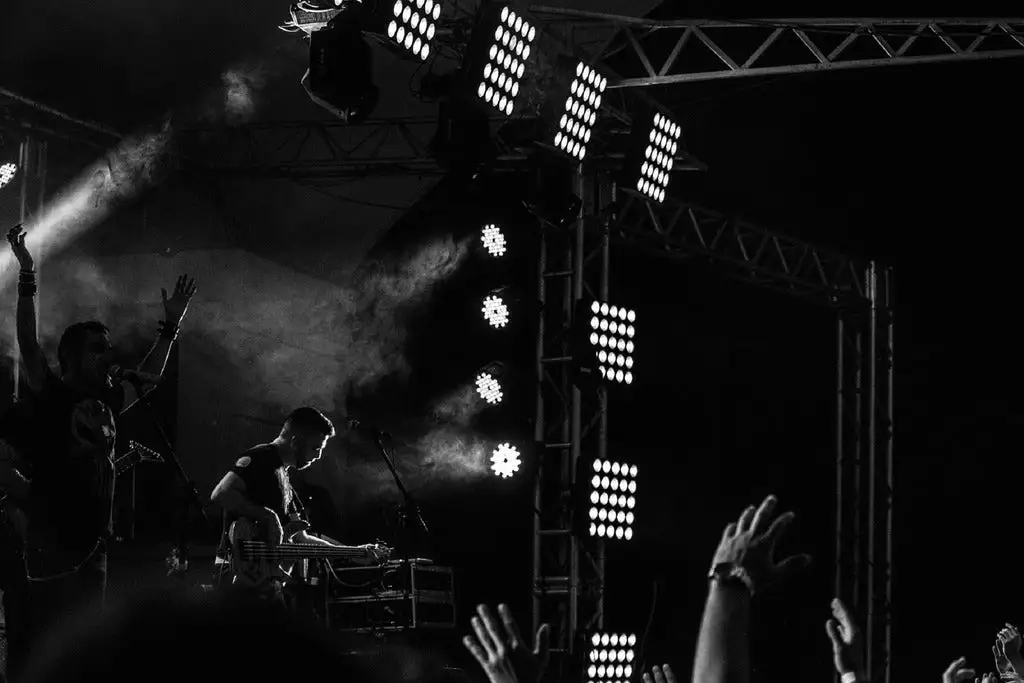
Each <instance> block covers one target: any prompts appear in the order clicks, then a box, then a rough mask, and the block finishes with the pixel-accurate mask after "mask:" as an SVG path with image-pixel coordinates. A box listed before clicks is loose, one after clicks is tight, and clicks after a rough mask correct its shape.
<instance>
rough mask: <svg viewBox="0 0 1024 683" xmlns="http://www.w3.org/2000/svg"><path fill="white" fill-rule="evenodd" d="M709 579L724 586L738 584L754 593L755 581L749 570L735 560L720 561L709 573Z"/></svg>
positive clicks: (751, 593)
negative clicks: (734, 561)
mask: <svg viewBox="0 0 1024 683" xmlns="http://www.w3.org/2000/svg"><path fill="white" fill-rule="evenodd" d="M708 581H717V582H718V583H719V584H720V585H722V586H737V587H739V588H742V589H744V590H746V591H747V592H748V593H749V594H750V595H751V597H753V595H754V582H753V580H752V579H751V578H750V574H748V573H747V570H746V569H744V568H743V567H741V566H740V565H738V564H735V563H733V562H719V563H718V564H716V565H715V566H714V567H712V568H711V571H710V572H709V573H708Z"/></svg>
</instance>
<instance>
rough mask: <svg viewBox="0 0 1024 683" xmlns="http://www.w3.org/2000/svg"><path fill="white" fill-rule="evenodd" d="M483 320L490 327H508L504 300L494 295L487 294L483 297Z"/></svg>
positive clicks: (506, 306) (506, 307)
mask: <svg viewBox="0 0 1024 683" xmlns="http://www.w3.org/2000/svg"><path fill="white" fill-rule="evenodd" d="M480 310H481V311H483V314H484V320H486V321H487V324H488V325H490V326H491V327H496V328H499V329H500V328H502V327H505V326H506V325H508V305H507V304H505V301H504V299H502V298H501V297H500V296H498V295H496V294H489V295H487V296H486V297H484V305H483V308H481V309H480Z"/></svg>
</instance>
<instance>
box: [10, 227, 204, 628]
mask: <svg viewBox="0 0 1024 683" xmlns="http://www.w3.org/2000/svg"><path fill="white" fill-rule="evenodd" d="M7 241H8V242H9V243H10V246H11V250H12V251H13V253H14V256H15V257H16V258H17V259H18V262H19V263H20V265H21V272H20V274H19V278H18V306H17V314H16V318H17V325H16V327H17V338H18V346H19V348H20V351H21V359H22V363H23V366H22V367H23V368H24V377H25V380H26V382H27V384H28V386H29V389H30V396H29V397H28V399H27V400H28V401H29V402H31V403H32V412H33V413H34V414H35V415H36V418H35V426H36V428H35V429H34V430H33V435H32V437H31V438H29V439H26V440H25V442H24V443H23V447H24V453H23V455H24V457H25V459H26V461H27V462H28V464H29V465H30V466H31V474H32V477H31V483H30V485H29V500H28V501H27V504H26V506H25V508H26V512H27V518H28V519H27V525H25V526H26V527H27V529H26V532H25V535H26V538H25V539H24V543H23V548H24V554H25V566H26V570H27V574H28V581H29V585H30V602H31V619H30V621H31V624H30V626H31V629H32V631H33V633H34V636H36V637H38V636H41V635H43V634H45V633H46V632H47V631H48V630H49V629H50V628H51V627H54V626H59V624H60V622H61V621H63V620H64V619H66V618H67V617H68V616H71V615H73V614H74V613H75V611H76V610H77V609H80V608H86V607H91V606H102V605H103V601H104V594H105V592H106V582H107V553H106V542H107V538H108V537H109V536H110V534H111V532H112V520H111V513H112V508H113V494H114V476H115V475H114V466H113V459H112V458H113V449H114V443H115V438H116V435H117V426H116V417H115V416H117V415H120V414H121V413H122V412H123V411H124V410H126V409H127V407H130V406H131V405H132V404H133V403H134V400H130V399H131V397H133V396H134V395H135V393H136V391H135V389H134V388H133V387H132V386H131V383H130V382H124V383H114V382H112V380H111V377H110V373H111V368H112V355H113V350H112V347H111V344H110V336H109V331H108V330H107V327H106V326H105V325H103V323H100V322H95V321H90V322H80V323H75V324H74V325H71V326H70V327H68V328H67V329H66V330H65V331H64V334H63V335H62V336H61V339H60V344H59V346H58V349H57V357H58V361H59V363H60V375H59V376H58V375H56V374H55V373H54V372H53V370H52V369H51V368H50V365H49V363H48V362H47V359H46V357H45V356H44V355H43V351H42V349H41V347H40V345H39V341H38V339H37V338H36V307H35V294H36V273H35V262H34V260H33V258H32V255H31V254H30V253H29V251H28V249H27V248H26V246H25V231H24V230H23V229H22V228H21V226H20V225H19V226H15V227H14V228H12V229H11V230H10V231H9V232H8V233H7ZM195 291H196V288H195V282H194V281H189V280H187V278H186V277H184V276H182V277H180V278H179V279H178V282H177V285H176V286H175V288H174V293H173V295H172V296H171V297H170V298H168V297H167V292H166V290H161V294H162V297H163V304H164V314H165V318H164V321H163V322H162V329H161V331H160V335H159V337H158V338H157V341H156V343H155V344H154V345H153V347H152V348H151V349H150V351H149V353H148V354H147V355H146V357H145V359H144V360H143V361H142V363H141V364H140V366H139V371H141V372H145V373H148V374H149V375H151V376H159V375H161V374H162V373H163V370H164V366H165V365H166V364H167V356H168V354H169V353H170V350H171V345H172V344H173V342H174V340H175V338H176V337H177V334H178V328H179V326H180V325H181V321H182V319H183V318H184V316H185V312H186V310H187V309H188V305H189V302H190V301H191V300H192V297H193V295H194V294H195ZM36 639H37V638H33V640H36Z"/></svg>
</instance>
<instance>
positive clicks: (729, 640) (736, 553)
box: [693, 496, 811, 683]
mask: <svg viewBox="0 0 1024 683" xmlns="http://www.w3.org/2000/svg"><path fill="white" fill-rule="evenodd" d="M776 502H777V501H776V499H775V496H768V497H766V498H765V499H764V501H762V502H761V505H760V507H758V508H757V509H756V510H755V509H754V506H753V505H751V506H750V507H748V508H747V509H746V510H744V511H743V514H741V515H740V517H739V519H738V520H737V521H735V522H733V523H732V524H729V525H728V526H726V527H725V532H724V533H723V534H722V539H721V541H719V543H718V549H717V550H716V551H715V554H714V559H713V560H712V562H711V572H710V574H709V575H708V579H709V580H710V581H711V587H710V590H709V591H708V600H707V604H706V605H705V607H704V619H703V621H702V622H701V628H700V635H699V636H698V639H697V654H696V657H695V659H694V663H693V680H694V683H726V681H728V683H747V681H748V680H749V678H750V657H749V653H748V649H749V643H748V642H747V630H748V626H749V621H750V598H751V597H752V596H754V595H756V594H757V593H759V592H761V591H764V590H766V589H767V588H769V587H770V586H772V585H774V584H776V583H778V582H780V581H782V579H784V578H785V577H786V576H788V575H789V574H791V573H793V572H795V571H796V570H798V569H800V568H802V567H806V566H807V565H808V564H810V562H811V558H810V556H809V555H794V556H793V557H788V558H786V559H784V560H782V561H781V562H776V561H775V558H774V555H775V545H776V544H777V543H778V541H779V539H780V538H781V537H782V534H783V533H784V532H785V530H786V527H787V526H789V524H790V523H791V522H792V521H793V518H794V516H795V515H794V514H793V513H792V512H787V513H785V514H782V515H779V517H778V518H777V519H776V520H775V521H774V522H771V523H769V522H770V521H771V517H772V513H773V512H774V511H775V504H776Z"/></svg>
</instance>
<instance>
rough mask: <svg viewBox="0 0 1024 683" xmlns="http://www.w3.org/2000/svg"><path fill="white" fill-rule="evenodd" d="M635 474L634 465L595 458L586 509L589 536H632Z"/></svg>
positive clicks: (624, 537)
mask: <svg viewBox="0 0 1024 683" xmlns="http://www.w3.org/2000/svg"><path fill="white" fill-rule="evenodd" d="M636 474H637V469H636V465H625V464H622V463H618V462H611V461H609V460H595V461H594V476H593V477H591V479H590V487H591V491H590V511H589V512H588V516H589V517H590V535H591V536H597V537H599V538H617V539H625V540H627V541H628V540H630V539H632V538H633V519H634V515H633V508H635V507H636Z"/></svg>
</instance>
